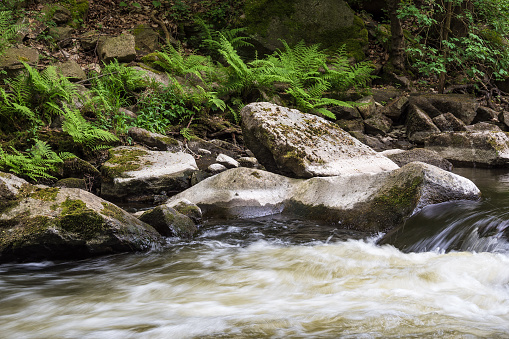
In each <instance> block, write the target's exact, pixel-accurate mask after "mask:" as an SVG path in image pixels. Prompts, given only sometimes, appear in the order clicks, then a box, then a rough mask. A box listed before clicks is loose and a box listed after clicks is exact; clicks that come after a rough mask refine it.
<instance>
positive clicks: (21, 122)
mask: <svg viewBox="0 0 509 339" xmlns="http://www.w3.org/2000/svg"><path fill="white" fill-rule="evenodd" d="M23 64H24V66H25V69H26V71H27V73H24V74H20V75H18V76H17V77H16V78H13V79H9V80H5V83H6V84H7V87H8V89H9V90H8V91H7V90H4V89H2V88H0V102H2V105H0V122H1V123H2V124H1V127H0V128H1V129H3V130H4V131H5V130H6V129H4V128H8V126H10V127H11V128H12V127H15V128H17V129H24V128H26V127H27V126H28V127H35V126H40V125H41V124H43V123H49V122H50V121H51V118H52V117H53V116H55V115H57V114H58V111H57V110H56V108H55V107H58V106H60V105H61V104H62V103H64V102H71V101H72V98H73V97H76V96H77V95H78V94H77V90H76V85H74V84H73V83H71V82H70V81H69V80H68V79H67V78H65V77H62V76H60V75H58V74H57V71H56V69H55V67H53V66H49V67H47V68H46V69H45V70H44V71H42V72H39V71H37V70H36V69H35V68H32V67H31V66H30V65H28V64H26V63H23Z"/></svg>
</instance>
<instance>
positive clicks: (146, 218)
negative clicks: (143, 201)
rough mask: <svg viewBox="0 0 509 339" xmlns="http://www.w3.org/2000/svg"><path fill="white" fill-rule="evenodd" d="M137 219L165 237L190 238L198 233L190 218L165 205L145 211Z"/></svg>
mask: <svg viewBox="0 0 509 339" xmlns="http://www.w3.org/2000/svg"><path fill="white" fill-rule="evenodd" d="M139 219H140V220H141V221H143V222H145V223H147V224H149V225H151V226H152V227H154V228H155V229H156V230H157V231H158V232H159V233H160V234H161V235H163V236H165V237H180V238H191V237H193V235H194V234H195V233H196V232H197V231H198V228H197V227H196V225H195V224H194V222H193V221H192V220H191V218H189V217H188V216H186V215H184V214H182V213H180V212H177V211H176V210H175V209H173V208H171V207H169V206H166V205H160V206H157V207H156V208H153V209H151V210H149V211H146V212H145V213H143V214H142V215H141V216H140V218H139Z"/></svg>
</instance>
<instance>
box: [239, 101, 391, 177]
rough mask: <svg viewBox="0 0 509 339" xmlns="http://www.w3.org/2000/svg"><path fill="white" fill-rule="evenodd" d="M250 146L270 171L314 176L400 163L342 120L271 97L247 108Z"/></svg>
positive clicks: (245, 133) (379, 168)
mask: <svg viewBox="0 0 509 339" xmlns="http://www.w3.org/2000/svg"><path fill="white" fill-rule="evenodd" d="M241 115H242V132H243V136H244V141H245V143H246V145H247V147H248V148H249V149H250V150H251V151H252V152H253V153H254V154H255V155H256V158H257V159H258V161H259V162H260V163H261V164H262V165H263V166H264V167H265V168H266V169H267V170H269V171H272V172H276V173H281V174H285V175H290V176H296V177H304V178H309V177H313V176H334V175H346V174H351V173H367V172H370V173H373V172H380V171H390V170H394V169H396V168H398V166H397V165H396V164H394V163H393V162H392V161H390V160H389V159H387V158H385V157H383V156H381V155H379V154H377V153H376V152H375V151H373V150H372V149H371V148H369V147H368V146H366V145H364V144H362V143H361V142H360V141H358V140H357V139H355V138H353V137H351V136H350V135H349V134H348V133H347V132H345V131H343V130H342V129H340V128H339V127H338V126H337V125H336V124H334V123H331V122H329V121H327V120H325V119H323V118H320V117H317V116H315V115H311V114H303V113H301V112H299V111H298V110H293V109H288V108H285V107H281V106H277V105H274V104H271V103H267V102H258V103H252V104H249V105H247V106H245V107H244V108H243V109H242V111H241Z"/></svg>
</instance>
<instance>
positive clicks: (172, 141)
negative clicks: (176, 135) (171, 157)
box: [155, 136, 179, 146]
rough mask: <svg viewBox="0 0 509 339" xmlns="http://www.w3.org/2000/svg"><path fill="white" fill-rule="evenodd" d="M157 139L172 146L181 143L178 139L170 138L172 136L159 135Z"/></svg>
mask: <svg viewBox="0 0 509 339" xmlns="http://www.w3.org/2000/svg"><path fill="white" fill-rule="evenodd" d="M155 139H156V140H159V141H161V142H162V143H164V144H166V145H171V146H178V145H179V142H178V141H177V140H176V139H173V138H170V137H166V136H157V137H156V138H155Z"/></svg>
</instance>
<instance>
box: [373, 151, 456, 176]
mask: <svg viewBox="0 0 509 339" xmlns="http://www.w3.org/2000/svg"><path fill="white" fill-rule="evenodd" d="M382 154H383V155H385V156H386V157H388V158H389V159H391V160H392V161H394V162H395V163H396V164H398V166H400V167H402V166H404V165H406V164H409V163H411V162H414V161H420V162H424V163H426V164H430V165H433V166H436V167H438V168H441V169H443V170H446V171H452V168H453V165H452V164H451V162H450V161H448V160H446V159H444V158H442V157H441V156H440V154H438V153H437V152H435V151H432V150H429V149H425V148H414V149H411V150H407V151H404V150H398V152H394V150H391V151H385V152H382Z"/></svg>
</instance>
